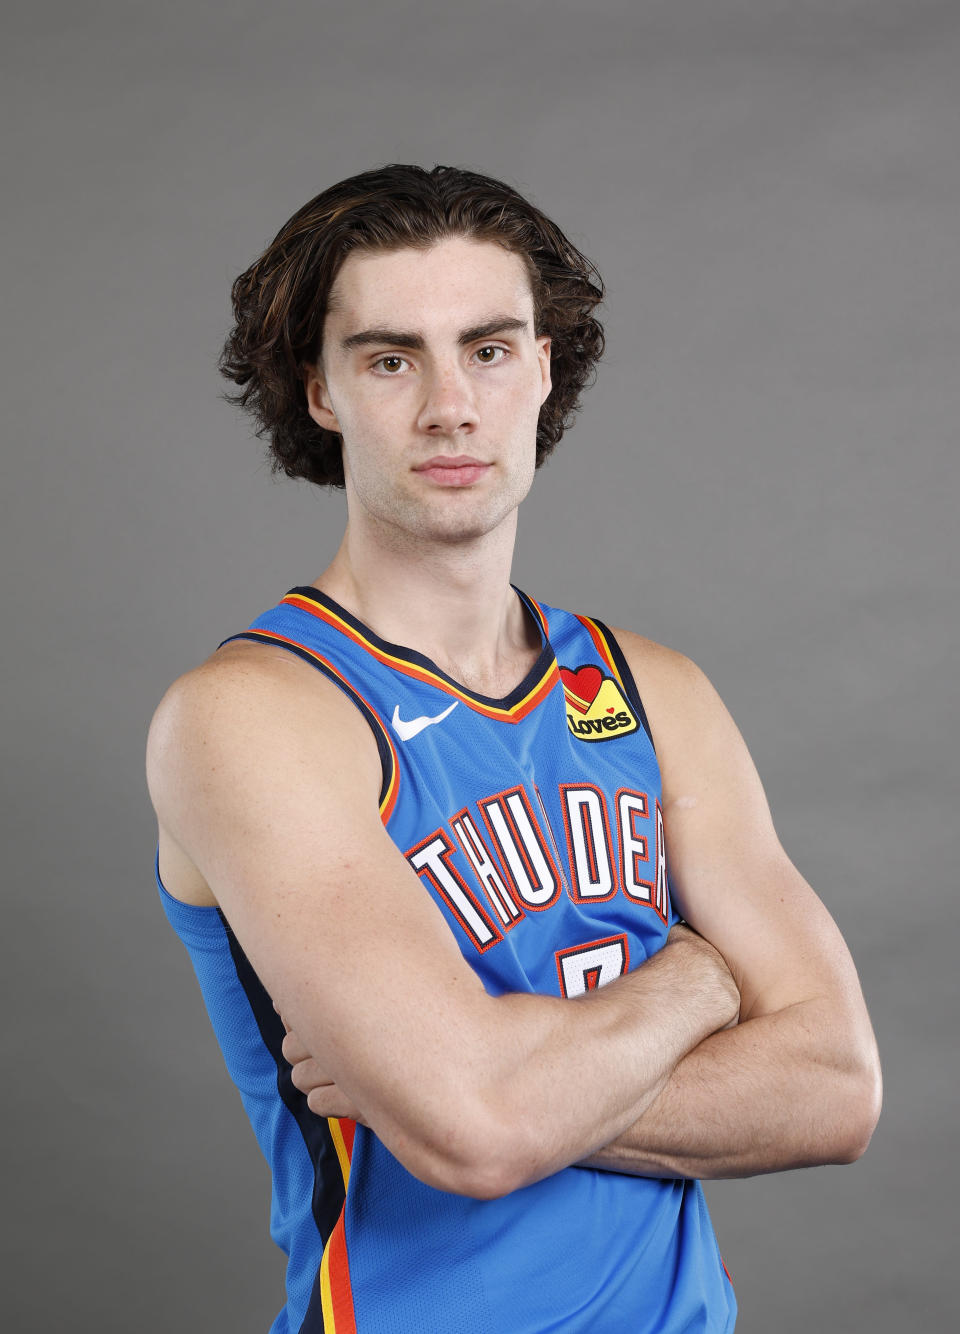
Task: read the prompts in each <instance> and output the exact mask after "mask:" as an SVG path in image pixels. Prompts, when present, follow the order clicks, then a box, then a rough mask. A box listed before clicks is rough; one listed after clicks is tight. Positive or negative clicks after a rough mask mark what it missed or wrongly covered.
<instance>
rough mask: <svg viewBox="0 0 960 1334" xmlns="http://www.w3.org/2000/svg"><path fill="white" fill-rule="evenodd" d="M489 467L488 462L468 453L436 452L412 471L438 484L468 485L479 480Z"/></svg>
mask: <svg viewBox="0 0 960 1334" xmlns="http://www.w3.org/2000/svg"><path fill="white" fill-rule="evenodd" d="M489 467H491V465H490V464H489V463H484V462H483V461H482V460H481V459H475V458H473V457H471V456H470V455H469V454H457V455H449V454H438V455H437V456H436V457H435V458H432V459H428V460H427V462H426V463H421V464H420V465H419V467H417V468H415V469H414V471H415V472H418V473H420V474H421V476H424V477H429V478H430V480H431V481H433V482H437V483H438V484H439V485H440V486H470V485H471V484H472V483H473V482H476V481H479V479H480V478H481V477H482V476H483V475H484V473H485V472H486V471H487V469H488V468H489Z"/></svg>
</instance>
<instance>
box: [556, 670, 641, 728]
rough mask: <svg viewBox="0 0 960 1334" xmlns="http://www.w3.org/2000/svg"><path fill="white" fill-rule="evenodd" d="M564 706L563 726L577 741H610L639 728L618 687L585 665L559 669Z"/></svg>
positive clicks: (610, 679)
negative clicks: (568, 729) (564, 700)
mask: <svg viewBox="0 0 960 1334" xmlns="http://www.w3.org/2000/svg"><path fill="white" fill-rule="evenodd" d="M560 679H561V680H562V682H563V693H564V695H565V697H566V702H567V726H568V727H569V728H570V731H571V732H572V733H573V735H574V736H575V737H577V738H578V740H580V741H611V740H612V739H613V738H614V737H617V736H626V735H627V734H628V733H630V732H635V731H636V730H637V728H638V727H639V723H638V722H637V717H636V714H635V713H634V712H633V709H632V708H631V707H630V705H629V704H628V703H627V701H626V699H625V698H624V694H623V691H622V690H621V689H620V684H619V682H618V681H615V680H614V679H613V677H612V676H604V674H603V672H602V671H601V670H600V668H599V667H597V666H595V665H594V664H593V663H588V664H587V665H586V666H584V667H578V668H576V669H574V668H572V667H561V668H560Z"/></svg>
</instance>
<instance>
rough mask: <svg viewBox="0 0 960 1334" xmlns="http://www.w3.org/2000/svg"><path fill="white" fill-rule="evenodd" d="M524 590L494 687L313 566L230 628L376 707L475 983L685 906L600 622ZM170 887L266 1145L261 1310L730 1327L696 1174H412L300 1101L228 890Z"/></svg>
mask: <svg viewBox="0 0 960 1334" xmlns="http://www.w3.org/2000/svg"><path fill="white" fill-rule="evenodd" d="M518 596H519V597H521V598H522V600H523V603H524V605H525V607H526V609H527V611H528V614H529V615H530V616H532V617H533V619H534V620H535V622H536V625H537V627H538V628H539V633H540V638H541V652H540V654H539V656H538V658H537V660H536V662H535V663H534V665H533V667H532V668H531V669H530V671H529V673H528V674H527V676H526V677H525V678H524V680H523V681H522V682H521V683H520V684H519V685H518V686H517V687H516V689H514V690H513V691H511V692H510V694H509V695H508V696H506V698H504V699H491V698H488V697H486V696H483V695H479V694H476V693H475V692H473V691H470V690H467V689H465V688H464V687H463V686H462V685H460V684H458V683H457V682H456V681H454V680H452V679H451V678H450V677H449V676H447V675H446V674H445V673H444V672H442V671H440V670H439V668H438V667H437V666H436V665H435V664H434V663H433V662H431V661H430V660H429V659H428V658H426V657H424V656H423V655H422V654H419V653H415V652H413V651H412V650H410V649H406V648H402V647H400V646H399V645H396V644H390V643H387V642H386V641H384V640H382V639H379V638H378V637H377V636H376V635H375V634H373V632H372V631H370V630H369V629H368V628H367V627H366V626H364V625H363V624H362V623H361V622H360V621H358V620H357V618H356V617H354V616H353V615H351V614H350V612H348V611H346V610H345V609H344V608H343V607H341V606H339V605H338V604H337V603H336V602H334V601H333V600H332V599H331V598H329V597H328V596H326V595H325V594H323V593H321V592H319V591H318V590H317V589H316V588H313V587H309V586H308V587H296V588H293V589H291V590H290V592H289V593H287V595H286V596H285V597H284V598H283V599H282V600H281V601H280V602H279V603H278V604H277V606H275V607H273V608H272V609H271V610H270V611H268V612H266V613H265V614H263V615H262V616H259V617H258V618H257V619H256V620H255V621H254V622H253V624H252V625H251V626H250V628H249V630H247V631H245V632H243V633H242V634H239V635H233V636H231V637H230V638H231V639H252V640H259V641H261V642H263V643H269V644H279V645H281V646H283V647H284V648H286V649H288V650H289V651H290V652H291V653H295V654H297V655H298V656H299V657H301V658H302V659H303V660H304V661H305V662H307V663H309V664H310V665H311V666H312V667H314V668H316V669H317V670H318V671H320V672H322V673H323V675H324V676H326V677H327V678H329V679H330V680H331V681H332V682H334V684H335V685H337V686H338V687H339V689H341V690H343V691H344V692H345V693H346V694H347V695H348V696H349V697H350V699H351V700H352V701H353V702H354V704H355V705H356V707H357V708H358V709H359V710H360V711H361V713H362V714H363V715H364V717H365V718H366V720H367V722H368V724H369V726H370V728H371V730H372V732H373V735H374V737H375V738H376V742H377V746H378V749H379V753H380V759H381V765H382V773H383V781H382V786H381V791H380V814H381V819H382V820H383V823H384V826H385V827H386V830H387V832H388V833H389V835H390V837H391V838H392V839H393V841H394V843H395V844H396V846H397V847H398V849H399V850H400V852H401V853H402V854H403V855H404V856H405V857H406V859H407V862H408V864H409V865H410V867H411V870H412V871H413V873H414V874H415V875H417V876H418V877H419V880H420V883H421V886H422V889H423V892H424V893H426V894H429V895H431V897H432V898H433V900H434V902H435V903H436V904H437V906H438V907H439V909H440V911H441V912H442V913H443V915H444V917H445V919H446V921H447V923H448V925H449V927H450V930H451V931H452V932H453V934H454V936H455V938H456V940H457V943H458V945H459V947H460V950H461V952H462V954H463V956H464V958H465V959H466V960H467V962H468V963H469V964H470V966H471V968H473V969H474V970H475V971H476V973H477V974H478V975H479V976H480V978H481V979H482V980H483V984H484V986H485V987H486V989H487V991H488V992H489V993H491V994H492V995H499V994H502V993H504V992H535V993H539V994H544V995H553V996H576V995H580V994H582V993H583V992H585V991H590V990H592V989H594V988H596V987H600V986H603V985H604V984H605V983H607V982H609V981H611V980H612V979H613V978H615V977H619V976H620V975H621V974H623V973H625V972H628V971H630V970H631V969H634V968H637V967H638V966H639V965H640V964H642V963H643V962H644V960H645V959H648V958H649V957H650V956H651V955H652V954H654V953H655V952H656V951H657V950H659V949H660V948H661V947H662V946H663V944H664V942H665V940H666V936H667V932H668V931H669V929H670V926H671V925H672V924H673V923H674V922H676V921H677V920H678V917H677V914H676V913H675V912H674V910H673V908H672V907H671V903H670V892H669V882H668V877H667V867H666V854H665V849H664V840H663V822H662V817H661V810H660V772H659V767H658V764H657V759H656V755H655V752H654V748H653V743H652V740H651V736H650V730H649V727H648V724H647V719H646V716H645V714H644V710H643V704H642V702H641V700H640V696H639V694H638V693H637V688H636V685H635V683H634V681H633V678H632V676H631V674H630V671H629V668H628V667H627V664H626V661H625V659H624V657H623V654H622V653H621V651H620V648H619V646H618V645H617V643H616V641H615V639H614V638H613V636H612V635H611V633H610V631H609V630H607V629H606V627H605V626H604V625H602V624H601V623H600V622H599V621H596V620H591V619H589V618H588V617H585V616H575V615H572V614H571V613H569V612H566V611H559V610H556V609H554V608H552V607H546V606H542V605H540V604H538V603H536V602H534V601H533V600H532V599H531V598H528V597H526V596H525V595H524V594H522V593H519V590H518ZM223 642H224V643H227V642H229V641H228V640H224V641H223ZM158 863H159V858H158ZM157 881H158V884H159V883H160V875H159V864H158V865H157ZM160 891H161V896H162V899H163V903H164V907H165V909H166V912H167V916H168V918H169V919H170V922H171V924H172V925H173V927H174V929H175V930H176V931H177V933H178V934H179V935H180V937H181V939H182V940H183V941H184V944H185V945H186V947H187V949H188V950H189V952H190V955H191V958H192V961H193V965H194V968H195V970H196V973H197V977H198V979H199V982H200V986H201V989H202V991H203V996H204V1000H205V1002H206V1006H207V1010H208V1013H209V1015H210V1019H211V1021H212V1023H213V1027H214V1030H215V1032H216V1035H217V1038H218V1041H219V1043H220V1046H221V1049H222V1051H223V1054H224V1057H225V1059H226V1063H227V1066H228V1068H229V1071H230V1074H231V1076H232V1077H233V1079H234V1080H235V1082H236V1084H237V1086H238V1088H239V1090H240V1094H241V1097H242V1098H243V1102H244V1105H245V1107H246V1110H247V1113H248V1114H249V1116H250V1120H251V1122H252V1124H253V1128H254V1131H255V1133H256V1136H257V1139H258V1140H259V1143H260V1146H261V1149H262V1150H263V1153H264V1155H265V1156H266V1159H267V1161H268V1163H269V1164H270V1166H271V1170H272V1174H273V1196H272V1208H271V1235H272V1236H273V1238H274V1240H275V1241H276V1242H277V1244H278V1245H279V1246H280V1247H281V1248H282V1249H283V1250H284V1251H285V1252H286V1254H287V1256H288V1265H287V1302H286V1305H285V1307H284V1309H283V1310H282V1311H281V1312H280V1314H279V1315H278V1316H277V1319H276V1320H275V1321H274V1324H273V1326H272V1329H271V1334H292V1331H303V1334H319V1332H320V1331H323V1332H324V1334H354V1331H357V1332H358V1334H423V1332H424V1331H436V1332H437V1334H448V1332H449V1334H491V1331H495V1332H496V1334H545V1332H546V1331H548V1330H549V1331H566V1332H568V1334H576V1331H590V1334H624V1332H625V1331H630V1332H631V1334H654V1331H657V1332H658V1334H664V1332H666V1334H669V1332H670V1331H680V1330H683V1331H710V1334H722V1332H726V1331H729V1330H731V1329H732V1328H733V1325H734V1320H735V1314H736V1301H735V1298H734V1295H733V1289H732V1287H731V1285H730V1282H729V1278H728V1276H727V1274H726V1271H725V1269H724V1266H723V1262H722V1260H721V1259H720V1254H719V1251H718V1248H717V1243H716V1239H715V1237H714V1233H713V1228H712V1225H711V1223H710V1218H709V1215H708V1213H707V1208H706V1203H705V1201H704V1198H703V1191H702V1188H701V1186H700V1183H699V1182H696V1181H676V1180H667V1179H655V1178H647V1177H633V1176H628V1175H626V1174H623V1173H618V1172H604V1171H595V1170H592V1169H587V1168H580V1167H569V1168H566V1169H565V1170H563V1171H561V1172H558V1173H556V1174H555V1175H553V1176H550V1177H548V1178H546V1179H545V1180H543V1181H539V1182H537V1183H536V1184H534V1185H532V1186H527V1187H525V1188H523V1189H522V1190H518V1191H515V1192H513V1193H512V1194H510V1195H507V1196H504V1197H503V1198H501V1199H496V1200H475V1199H470V1198H467V1197H465V1196H461V1195H454V1194H449V1193H447V1192H445V1191H440V1190H435V1189H433V1188H432V1187H430V1186H426V1185H424V1184H423V1183H422V1182H420V1181H419V1180H417V1179H416V1178H415V1177H414V1176H412V1175H411V1174H410V1173H409V1172H408V1171H407V1170H406V1169H405V1168H404V1167H403V1166H402V1165H401V1163H400V1162H399V1161H398V1160H397V1159H396V1158H394V1157H393V1155H392V1154H390V1153H389V1152H388V1151H387V1149H386V1148H385V1147H384V1146H383V1144H381V1142H380V1141H379V1140H378V1139H377V1136H376V1135H375V1134H374V1133H373V1131H371V1130H369V1129H367V1128H366V1127H364V1126H359V1125H355V1124H354V1123H353V1122H351V1121H347V1120H337V1119H335V1118H331V1119H324V1118H320V1117H317V1116H315V1115H313V1113H311V1112H310V1111H309V1110H308V1108H307V1106H306V1098H305V1097H304V1095H303V1094H301V1093H299V1092H298V1091H297V1090H296V1089H295V1088H294V1087H293V1084H292V1083H291V1080H290V1066H289V1064H288V1063H287V1062H286V1061H285V1060H284V1058H283V1056H282V1054H281V1051H280V1044H281V1042H282V1040H283V1027H282V1024H281V1022H280V1019H279V1017H278V1016H277V1014H276V1013H275V1011H274V1010H273V1006H272V1004H271V1001H270V998H269V997H268V996H267V994H266V992H265V990H264V988H263V986H262V985H261V983H260V981H259V979H258V978H257V976H256V974H255V973H254V971H253V969H252V967H251V965H250V963H249V962H248V960H247V958H246V956H245V954H244V952H243V948H242V946H241V945H240V943H239V942H238V940H237V939H236V937H235V936H234V935H233V932H232V931H231V929H230V925H229V923H228V922H227V920H226V918H225V917H224V915H223V913H222V912H221V911H220V909H219V908H203V907H194V906H191V905H187V904H184V903H181V902H179V901H178V900H176V899H174V898H173V897H172V896H171V895H170V894H168V893H167V891H166V890H165V889H164V887H163V885H162V884H160ZM358 957H361V958H362V954H359V955H358ZM664 1021H665V1022H669V1016H664ZM651 1022H654V1023H655V1022H656V1016H651ZM465 1059H469V1053H465ZM539 1114H540V1113H539V1109H538V1108H537V1107H535V1106H531V1107H530V1108H529V1109H528V1115H529V1116H530V1117H531V1118H536V1117H537V1116H538V1115H539Z"/></svg>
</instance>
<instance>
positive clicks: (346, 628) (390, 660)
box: [281, 593, 560, 723]
mask: <svg viewBox="0 0 960 1334" xmlns="http://www.w3.org/2000/svg"><path fill="white" fill-rule="evenodd" d="M281 603H286V604H287V605H288V606H291V607H298V608H299V609H300V610H301V611H306V612H309V613H310V615H311V616H316V617H317V619H318V620H321V621H326V623H327V624H328V625H332V626H333V628H334V629H335V630H339V631H340V632H341V633H342V634H344V635H346V636H347V638H348V639H352V640H353V642H354V643H355V644H358V645H359V646H360V648H362V649H365V650H366V652H368V653H369V654H371V655H372V656H373V657H374V658H376V659H377V660H378V662H382V663H384V665H385V666H387V667H392V668H393V669H394V670H395V671H398V672H402V673H403V674H404V676H411V677H413V679H414V680H415V681H423V682H425V684H427V685H431V686H436V687H437V689H438V690H442V691H443V692H444V693H445V694H447V695H453V696H455V698H457V699H459V700H461V701H462V702H463V703H464V704H466V705H467V707H468V708H471V709H473V710H474V711H475V712H476V713H482V714H484V716H485V717H487V718H496V719H498V720H499V721H500V722H505V723H519V722H521V721H522V719H524V718H526V716H527V714H528V713H530V712H531V711H532V710H533V709H535V708H536V707H537V705H538V704H539V703H540V701H541V700H542V699H543V698H544V697H545V696H546V695H549V693H550V691H551V690H552V689H553V687H554V686H555V685H556V684H557V681H558V680H559V679H560V669H559V667H558V666H557V663H556V660H554V661H553V662H552V663H550V665H549V666H548V667H547V669H546V671H545V672H544V674H543V676H542V677H541V678H540V680H539V681H538V682H537V684H536V685H535V686H534V687H533V688H532V689H531V690H529V691H528V692H527V694H526V695H524V697H523V699H521V700H519V701H518V702H517V703H516V704H514V705H513V706H512V707H511V708H509V709H501V708H498V707H497V706H496V705H494V704H485V703H484V702H483V701H482V700H479V699H477V698H476V696H475V695H472V694H471V693H470V692H469V691H468V690H464V689H462V688H461V687H460V686H457V685H454V683H453V682H452V681H448V680H447V679H446V677H443V676H440V675H439V674H438V673H437V672H432V671H430V669H429V668H427V667H423V666H421V665H420V664H419V663H415V662H409V661H408V660H407V659H406V658H401V657H398V656H397V655H396V654H395V653H387V652H386V650H385V649H381V648H378V647H377V645H376V644H374V643H373V642H372V641H371V640H369V639H368V638H367V637H366V636H365V635H363V634H361V633H360V631H359V630H357V629H356V628H355V627H354V626H352V625H351V624H350V623H349V622H348V621H345V620H344V619H343V617H342V616H338V615H337V614H336V612H335V611H332V610H331V609H330V608H328V607H325V606H323V605H321V603H319V602H314V601H313V599H312V598H307V597H304V596H303V595H302V594H300V593H288V594H287V596H286V597H284V598H281ZM537 610H538V612H539V615H540V620H541V621H542V622H543V624H544V625H546V620H545V618H544V616H543V613H542V612H540V610H539V608H537Z"/></svg>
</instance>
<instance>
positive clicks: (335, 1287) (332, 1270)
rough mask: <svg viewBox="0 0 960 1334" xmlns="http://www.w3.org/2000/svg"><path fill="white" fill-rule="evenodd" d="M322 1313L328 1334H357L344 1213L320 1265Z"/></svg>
mask: <svg viewBox="0 0 960 1334" xmlns="http://www.w3.org/2000/svg"><path fill="white" fill-rule="evenodd" d="M320 1309H321V1310H322V1311H323V1328H324V1334H357V1320H356V1315H355V1312H354V1309H353V1289H352V1288H351V1286H350V1264H349V1260H348V1257H347V1238H346V1231H345V1229H344V1225H343V1213H342V1212H341V1214H340V1217H339V1218H338V1219H337V1222H336V1225H335V1227H334V1229H333V1231H332V1232H331V1233H330V1240H329V1241H328V1242H327V1244H326V1246H325V1247H324V1251H323V1259H322V1260H321V1261H320Z"/></svg>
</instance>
